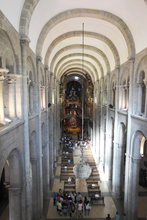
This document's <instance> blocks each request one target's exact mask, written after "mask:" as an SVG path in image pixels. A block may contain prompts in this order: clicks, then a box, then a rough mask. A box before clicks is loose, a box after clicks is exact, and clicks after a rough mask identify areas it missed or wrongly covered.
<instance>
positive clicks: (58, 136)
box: [56, 80, 60, 156]
mask: <svg viewBox="0 0 147 220" xmlns="http://www.w3.org/2000/svg"><path fill="white" fill-rule="evenodd" d="M56 130H57V156H58V154H59V150H60V103H59V81H58V80H57V81H56Z"/></svg>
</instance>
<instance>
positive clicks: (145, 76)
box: [134, 56, 147, 116]
mask: <svg viewBox="0 0 147 220" xmlns="http://www.w3.org/2000/svg"><path fill="white" fill-rule="evenodd" d="M134 89H135V91H134V93H135V97H136V99H134V107H135V108H134V110H135V113H137V114H139V115H140V116H146V114H147V107H146V105H147V103H146V91H147V56H144V57H142V58H141V60H140V62H139V63H138V66H137V70H136V73H135V87H134Z"/></svg>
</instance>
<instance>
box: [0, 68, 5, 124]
mask: <svg viewBox="0 0 147 220" xmlns="http://www.w3.org/2000/svg"><path fill="white" fill-rule="evenodd" d="M4 79H5V76H4V72H0V124H3V125H4V124H6V122H5V112H4V97H3V94H4V91H3V90H4Z"/></svg>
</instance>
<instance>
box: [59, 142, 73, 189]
mask: <svg viewBox="0 0 147 220" xmlns="http://www.w3.org/2000/svg"><path fill="white" fill-rule="evenodd" d="M73 166H74V164H73V149H72V148H68V146H66V145H64V146H63V149H62V160H61V176H60V180H61V181H64V191H65V192H75V191H76V186H75V176H74V173H73ZM69 180H71V181H69Z"/></svg>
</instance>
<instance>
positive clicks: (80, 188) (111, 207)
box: [0, 149, 147, 220]
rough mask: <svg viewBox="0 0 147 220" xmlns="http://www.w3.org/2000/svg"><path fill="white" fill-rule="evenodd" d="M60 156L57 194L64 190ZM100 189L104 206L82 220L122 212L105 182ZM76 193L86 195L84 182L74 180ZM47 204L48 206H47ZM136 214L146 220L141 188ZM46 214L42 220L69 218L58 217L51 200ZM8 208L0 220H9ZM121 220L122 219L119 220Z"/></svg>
mask: <svg viewBox="0 0 147 220" xmlns="http://www.w3.org/2000/svg"><path fill="white" fill-rule="evenodd" d="M61 159H62V158H61V156H59V157H58V162H57V167H56V172H55V178H54V182H53V187H52V192H58V190H59V189H60V188H61V189H64V181H60V172H61V161H62V160H61ZM73 161H74V163H77V162H78V161H79V149H77V151H75V152H74V158H73ZM99 185H100V189H101V192H102V195H104V203H105V205H93V206H92V209H91V211H90V215H89V216H83V218H80V219H81V220H82V219H86V220H90V219H91V220H92V219H93V220H94V219H97V220H104V219H105V218H106V215H107V214H108V213H110V215H111V216H112V217H114V216H115V213H116V210H118V211H119V212H123V210H122V201H119V200H113V199H112V196H111V193H110V192H109V188H108V185H109V184H108V183H107V182H105V181H101V182H99ZM76 191H77V192H81V193H83V194H84V195H85V193H87V187H86V183H85V180H84V181H83V180H81V179H76ZM48 204H49V205H48ZM138 204H139V205H138V213H139V218H138V219H139V220H147V189H145V188H143V187H139V203H138ZM46 206H47V207H46V212H45V213H47V214H45V218H44V220H46V219H47V220H59V219H68V218H69V217H66V216H59V215H58V214H57V211H56V207H55V206H53V201H52V198H51V199H50V202H49V201H47V203H46ZM8 213H9V211H8V206H7V207H6V208H5V210H4V212H3V214H2V215H1V216H0V220H9V217H8ZM76 218H77V217H76V216H73V218H72V219H76ZM121 220H123V219H121Z"/></svg>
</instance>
